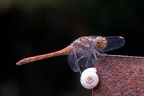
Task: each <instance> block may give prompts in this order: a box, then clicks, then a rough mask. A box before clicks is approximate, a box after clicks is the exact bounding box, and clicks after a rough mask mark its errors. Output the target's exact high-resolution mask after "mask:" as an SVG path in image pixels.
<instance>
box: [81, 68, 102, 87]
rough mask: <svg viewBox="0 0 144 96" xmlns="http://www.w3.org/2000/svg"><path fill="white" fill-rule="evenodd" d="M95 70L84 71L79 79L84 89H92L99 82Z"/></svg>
mask: <svg viewBox="0 0 144 96" xmlns="http://www.w3.org/2000/svg"><path fill="white" fill-rule="evenodd" d="M96 72H97V70H96V68H94V67H91V68H87V69H86V70H84V71H83V72H82V74H81V77H80V82H81V84H82V86H83V87H84V88H86V89H93V88H94V87H96V86H97V84H98V82H99V77H98V75H97V74H96Z"/></svg>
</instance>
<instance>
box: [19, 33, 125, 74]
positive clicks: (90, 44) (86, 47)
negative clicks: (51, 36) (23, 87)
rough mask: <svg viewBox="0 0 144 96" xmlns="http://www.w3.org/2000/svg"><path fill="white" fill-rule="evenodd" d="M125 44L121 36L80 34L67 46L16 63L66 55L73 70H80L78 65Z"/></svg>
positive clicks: (83, 64)
mask: <svg viewBox="0 0 144 96" xmlns="http://www.w3.org/2000/svg"><path fill="white" fill-rule="evenodd" d="M124 44H125V39H124V38H123V37H122V36H82V37H80V38H78V39H76V40H75V41H73V42H72V43H71V44H70V45H68V46H67V47H65V48H63V49H61V50H59V51H55V52H51V53H47V54H42V55H37V56H31V57H28V58H24V59H22V60H20V61H19V62H17V63H16V65H23V64H28V63H31V62H34V61H38V60H42V59H46V58H50V57H55V56H61V55H68V64H69V65H70V67H71V69H72V70H73V71H74V72H81V71H80V67H86V68H87V67H91V66H93V65H94V63H95V60H99V59H100V58H103V57H106V56H107V54H105V52H107V51H111V50H115V49H118V48H120V47H122V46H123V45H124Z"/></svg>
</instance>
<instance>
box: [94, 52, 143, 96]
mask: <svg viewBox="0 0 144 96" xmlns="http://www.w3.org/2000/svg"><path fill="white" fill-rule="evenodd" d="M95 67H96V68H97V71H98V72H97V74H98V75H99V78H100V82H99V84H98V86H96V87H95V88H94V90H93V96H144V57H135V56H116V55H111V56H108V57H106V58H105V59H101V60H96V63H95Z"/></svg>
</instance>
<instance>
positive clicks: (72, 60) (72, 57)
mask: <svg viewBox="0 0 144 96" xmlns="http://www.w3.org/2000/svg"><path fill="white" fill-rule="evenodd" d="M68 64H69V65H70V67H71V69H72V70H73V71H74V72H79V71H80V68H79V66H78V61H77V55H76V53H75V50H71V51H70V54H69V55H68Z"/></svg>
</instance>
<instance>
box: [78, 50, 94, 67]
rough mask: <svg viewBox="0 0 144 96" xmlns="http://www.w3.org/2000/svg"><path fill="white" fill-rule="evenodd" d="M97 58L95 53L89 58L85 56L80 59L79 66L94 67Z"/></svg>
mask: <svg viewBox="0 0 144 96" xmlns="http://www.w3.org/2000/svg"><path fill="white" fill-rule="evenodd" d="M95 56H96V54H95V52H94V53H91V54H90V55H89V56H87V55H84V56H82V57H79V59H78V65H79V66H81V67H90V66H93V65H94V60H95V58H96V57H95Z"/></svg>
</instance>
